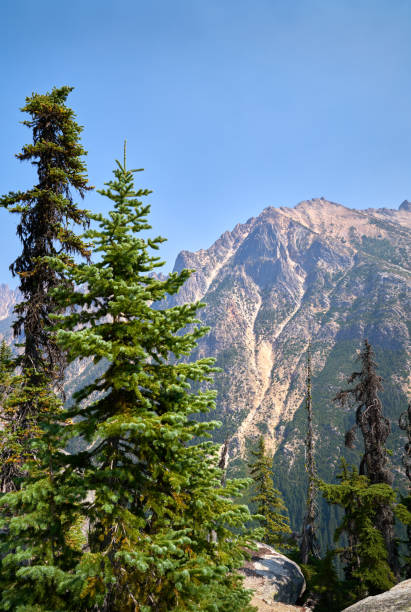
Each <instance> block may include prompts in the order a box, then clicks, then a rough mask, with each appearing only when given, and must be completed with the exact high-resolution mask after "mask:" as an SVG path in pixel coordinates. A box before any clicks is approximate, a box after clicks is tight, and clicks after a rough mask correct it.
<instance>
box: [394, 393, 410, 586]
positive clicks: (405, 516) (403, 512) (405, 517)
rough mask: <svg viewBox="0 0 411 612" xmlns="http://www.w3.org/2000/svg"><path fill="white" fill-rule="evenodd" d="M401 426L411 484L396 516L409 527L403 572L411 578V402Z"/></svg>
mask: <svg viewBox="0 0 411 612" xmlns="http://www.w3.org/2000/svg"><path fill="white" fill-rule="evenodd" d="M399 426H400V429H402V430H403V431H405V432H406V435H407V441H406V443H405V447H404V454H403V458H402V462H403V465H404V467H405V473H406V475H407V478H408V480H409V483H408V493H407V495H404V496H402V498H401V503H400V504H398V506H397V508H396V515H397V516H398V518H399V519H400V520H401V521H402V522H403V523H404V524H405V525H406V526H407V541H406V542H405V544H406V546H407V555H406V563H405V567H404V568H403V570H404V573H405V577H406V578H411V402H410V403H409V404H408V409H407V410H406V411H404V412H403V413H402V414H401V416H400V418H399Z"/></svg>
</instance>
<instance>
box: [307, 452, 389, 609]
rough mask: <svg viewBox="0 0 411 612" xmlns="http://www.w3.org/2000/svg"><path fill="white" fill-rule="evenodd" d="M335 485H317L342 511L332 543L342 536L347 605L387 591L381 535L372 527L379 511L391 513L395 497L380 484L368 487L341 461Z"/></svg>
mask: <svg viewBox="0 0 411 612" xmlns="http://www.w3.org/2000/svg"><path fill="white" fill-rule="evenodd" d="M337 478H338V479H339V481H340V482H339V484H327V483H325V482H322V481H319V487H320V490H321V491H322V493H323V496H324V497H325V499H326V500H327V501H328V502H329V503H331V504H334V505H337V506H339V507H340V508H342V510H343V511H344V516H343V519H342V522H341V524H340V526H339V527H338V528H337V530H336V532H335V535H334V540H335V541H336V542H338V540H339V538H340V537H341V536H342V535H345V536H346V539H347V542H348V543H347V545H346V546H345V547H344V548H343V549H341V550H340V551H339V554H340V556H341V558H342V561H343V568H344V574H345V578H346V584H345V588H346V590H347V591H348V592H349V594H348V598H349V599H351V602H350V603H353V602H354V601H357V600H358V599H362V598H363V597H366V596H367V595H375V594H377V593H381V592H383V591H386V590H388V589H390V588H391V587H392V586H393V585H394V582H395V578H394V575H393V573H392V571H391V569H390V566H389V562H388V552H387V549H386V546H385V542H384V538H383V536H382V534H381V531H380V530H379V529H377V528H376V527H375V524H376V518H377V515H378V513H379V512H380V508H381V507H386V508H389V509H390V510H391V511H393V507H394V502H395V493H394V491H393V490H392V488H391V487H390V486H389V485H387V484H384V483H378V484H371V483H370V480H369V479H368V477H367V476H364V475H360V474H359V473H358V470H357V469H356V468H354V467H353V468H351V470H350V469H349V468H348V466H347V464H346V462H345V461H344V460H343V461H342V469H341V473H340V474H339V475H338V477H337Z"/></svg>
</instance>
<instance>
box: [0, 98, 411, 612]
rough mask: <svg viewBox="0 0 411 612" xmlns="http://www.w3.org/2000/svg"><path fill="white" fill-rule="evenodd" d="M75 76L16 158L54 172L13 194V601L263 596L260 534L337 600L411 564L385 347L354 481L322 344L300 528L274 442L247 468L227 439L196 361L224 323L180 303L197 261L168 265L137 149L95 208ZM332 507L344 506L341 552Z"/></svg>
mask: <svg viewBox="0 0 411 612" xmlns="http://www.w3.org/2000/svg"><path fill="white" fill-rule="evenodd" d="M70 91H71V88H69V87H62V88H55V89H53V90H52V91H51V92H49V93H46V94H33V95H32V96H30V97H28V98H27V99H26V104H25V106H24V107H23V109H22V110H23V112H24V113H26V114H27V115H29V119H28V120H26V121H25V122H24V123H25V125H26V126H27V127H28V128H29V129H30V130H31V131H32V143H30V144H28V145H26V146H24V147H23V149H22V151H21V153H19V154H18V155H17V157H18V158H19V159H20V160H22V161H30V162H31V163H32V164H34V165H35V167H36V170H37V175H38V183H37V184H36V185H34V186H33V187H32V188H30V189H27V190H26V191H18V192H10V193H8V194H7V195H5V196H3V197H2V198H1V199H0V204H1V206H2V207H4V208H5V209H7V210H8V211H10V212H11V213H13V214H16V215H17V216H18V226H17V235H18V237H19V239H20V241H21V244H22V252H21V254H20V255H19V257H18V258H17V259H16V261H14V262H12V263H11V266H10V267H11V271H12V273H13V275H15V276H17V277H18V278H19V281H20V291H21V294H22V297H23V299H22V301H21V302H20V303H19V304H18V305H17V306H16V308H15V323H14V334H15V337H16V341H17V350H15V351H14V352H13V351H12V350H11V349H10V348H9V347H8V346H7V345H6V343H5V342H3V344H2V345H1V349H0V486H1V488H0V587H1V588H0V591H1V592H0V610H16V611H20V612H23V611H29V610H32V611H38V612H41V611H44V612H45V611H46V610H47V611H50V612H51V611H52V610H54V611H58V610H59V611H61V610H67V611H69V610H73V611H81V610H84V611H95V612H97V611H98V612H103V611H112V612H117V611H118V612H120V611H128V610H130V611H136V610H139V611H141V612H149V611H150V610H156V611H159V612H161V611H163V612H168V611H171V610H209V611H210V612H211V611H218V610H221V611H230V610H233V611H237V610H238V611H244V612H246V611H250V612H251V610H253V609H254V608H253V607H252V606H251V604H250V601H251V593H250V592H249V591H248V590H247V589H245V588H244V585H243V577H242V576H241V575H240V574H239V573H238V570H239V569H240V568H241V567H242V566H243V564H244V562H245V560H246V559H247V558H248V556H249V551H250V550H252V549H253V547H254V545H255V543H256V542H257V541H261V542H266V543H267V544H270V545H273V546H274V547H276V548H277V549H279V550H280V551H283V552H285V553H286V554H287V555H288V556H290V557H291V558H293V559H294V560H296V561H297V563H299V564H300V565H301V567H302V569H303V571H304V574H305V576H306V580H307V589H306V592H305V594H304V595H303V600H302V601H301V602H300V603H301V604H303V603H306V604H307V605H309V606H310V608H311V609H313V610H317V611H319V612H321V611H322V610H324V611H325V610H335V611H338V610H343V609H344V608H345V607H347V606H348V605H350V604H351V603H353V602H355V601H358V600H360V599H362V598H364V597H367V596H368V595H374V594H378V593H381V592H383V591H385V590H387V589H389V588H390V587H391V586H393V585H394V584H395V583H396V582H398V581H400V580H402V579H404V578H406V577H407V578H408V577H411V560H410V556H411V553H410V537H411V493H410V492H409V490H408V491H405V490H404V491H401V492H399V491H396V490H395V488H394V487H393V482H394V478H393V470H394V467H395V466H393V465H392V460H391V457H390V452H389V449H388V447H387V440H388V438H389V434H390V423H389V420H388V419H387V416H386V415H385V413H384V406H383V402H382V400H381V397H382V391H383V387H382V380H381V377H380V376H379V374H378V364H377V362H376V357H375V354H374V351H373V347H372V345H371V344H370V343H369V342H368V340H367V339H361V341H360V343H359V346H358V363H357V365H358V368H357V369H356V370H355V371H354V372H353V373H352V375H351V376H350V377H349V379H348V381H347V385H346V386H344V387H342V388H341V390H340V391H339V392H338V393H337V394H336V395H335V397H334V401H335V405H336V406H347V405H349V406H350V410H351V411H352V420H353V421H354V425H353V426H352V427H350V428H349V429H348V431H347V433H346V437H345V440H341V446H344V444H345V445H346V446H347V448H353V447H354V445H355V444H358V442H360V446H359V447H358V446H357V449H358V448H360V450H358V451H357V455H355V456H356V457H357V456H360V461H359V462H358V464H354V465H349V464H348V463H347V462H346V461H345V460H343V461H342V462H341V465H340V468H339V473H338V478H337V482H326V481H325V480H324V479H323V478H320V477H319V475H318V472H317V469H316V443H315V439H316V438H315V429H314V426H313V420H314V417H315V414H316V411H317V410H319V408H320V407H319V406H318V405H317V403H316V397H317V395H316V392H315V389H313V377H312V372H311V355H310V348H309V349H308V352H307V362H306V372H305V376H306V397H305V401H304V406H303V410H304V424H303V427H304V430H305V454H304V456H305V466H301V477H302V478H303V479H304V482H306V483H307V487H306V489H305V490H304V491H303V493H302V495H303V499H300V500H299V501H300V508H301V509H302V510H301V512H300V518H301V520H300V524H299V526H298V527H297V528H296V529H295V528H294V529H292V528H291V526H290V520H289V513H288V511H287V507H286V504H285V502H284V499H283V495H282V493H281V490H283V489H284V488H285V487H286V485H285V483H281V482H278V472H276V466H275V465H274V466H273V454H272V453H271V452H269V451H268V450H267V448H266V445H265V442H264V438H263V437H261V438H260V439H259V441H258V443H257V444H256V445H254V446H253V447H252V448H250V449H249V453H248V457H247V459H246V460H247V474H246V476H247V477H245V478H228V476H227V473H226V471H227V470H226V465H225V462H224V453H225V448H224V445H222V446H220V445H218V444H215V443H213V442H211V441H210V437H211V434H212V432H213V431H214V430H215V429H216V428H218V427H219V425H220V424H219V423H218V422H217V421H215V420H210V417H209V416H208V413H210V412H211V416H212V411H213V409H214V408H215V399H216V395H215V392H214V391H213V390H211V388H212V381H213V376H214V375H218V374H219V373H220V370H219V368H217V367H216V365H215V363H214V360H213V359H212V358H210V357H204V356H202V357H199V358H196V359H194V360H193V359H190V356H192V355H193V353H194V352H195V349H196V346H197V344H198V342H199V341H200V340H201V338H202V337H204V336H205V335H206V334H207V333H208V332H209V328H208V327H206V326H204V325H202V324H201V322H200V320H199V314H198V313H199V311H200V310H201V308H202V307H203V306H204V304H202V303H200V302H194V303H185V304H182V305H172V306H170V305H168V306H167V297H168V296H174V295H176V294H177V293H178V292H179V290H180V289H181V288H182V287H183V285H184V284H185V283H186V281H187V279H188V278H189V277H190V275H191V274H192V271H190V270H187V269H183V270H182V271H180V272H173V273H171V274H170V275H168V276H167V277H163V276H162V275H159V274H157V273H156V272H157V270H158V268H160V267H161V266H162V265H163V264H162V262H161V260H160V258H159V257H158V256H157V255H156V252H157V250H158V248H159V246H160V244H161V243H162V242H163V241H164V238H162V237H154V238H152V237H147V236H148V234H147V232H150V230H151V226H150V224H149V221H148V215H149V213H150V205H149V204H147V203H146V198H147V197H148V196H149V195H150V190H149V189H146V188H138V187H136V186H135V174H136V173H138V172H140V170H136V169H129V168H128V162H127V156H126V147H125V146H124V154H123V157H122V159H121V161H116V166H115V169H114V172H113V177H112V178H111V180H109V181H108V182H107V183H106V184H105V187H104V188H102V189H100V190H99V192H98V193H99V194H100V195H101V196H102V197H103V198H105V199H107V200H109V202H110V205H111V210H110V212H109V213H108V215H107V216H104V215H102V214H92V213H91V212H89V211H87V210H86V209H83V208H80V207H79V206H78V205H77V204H76V202H75V198H76V197H79V198H81V199H83V198H84V197H85V195H86V193H87V191H89V190H90V189H91V187H90V186H89V184H88V179H87V170H86V165H85V161H84V156H85V154H86V152H85V150H84V149H83V147H82V145H81V142H80V135H81V131H82V128H81V127H80V126H79V125H78V124H77V123H76V121H75V114H74V112H73V111H72V109H71V108H69V107H68V106H67V105H66V101H67V97H68V95H69V93H70ZM80 231H82V232H83V233H78V232H80ZM86 359H91V360H92V362H93V363H94V364H95V365H96V366H98V367H97V369H96V371H97V372H98V375H97V377H96V378H95V379H93V380H87V382H86V384H85V385H84V386H82V387H81V388H80V389H78V390H77V391H76V392H75V394H74V396H73V398H72V399H71V401H70V403H69V405H67V404H66V405H65V400H66V398H65V394H64V390H63V380H64V372H65V369H66V368H67V367H68V366H69V364H71V363H73V362H74V361H75V360H86ZM352 365H353V368H354V366H355V365H356V364H352ZM400 427H401V429H402V430H403V431H404V432H405V434H406V436H407V443H406V445H405V447H404V449H403V450H402V449H401V451H400V449H397V454H398V453H400V454H402V455H403V465H401V466H396V469H397V471H398V470H399V469H401V470H403V472H404V475H405V476H406V478H407V479H408V480H411V473H410V462H411V458H410V457H411V407H410V406H409V407H408V410H407V406H404V411H403V414H402V416H401V419H400ZM356 437H357V438H358V439H359V440H358V441H357V442H356ZM78 440H80V441H81V444H78V443H76V441H78ZM68 449H69V451H70V452H68ZM353 456H354V455H353ZM244 500H246V502H247V503H243V502H244ZM321 504H323V505H324V506H325V507H327V508H329V511H330V512H333V513H334V516H335V522H336V529H335V536H334V545H333V546H332V547H328V549H325V547H324V545H321V525H320V520H321V514H320V513H319V506H320V505H321ZM294 527H295V526H294Z"/></svg>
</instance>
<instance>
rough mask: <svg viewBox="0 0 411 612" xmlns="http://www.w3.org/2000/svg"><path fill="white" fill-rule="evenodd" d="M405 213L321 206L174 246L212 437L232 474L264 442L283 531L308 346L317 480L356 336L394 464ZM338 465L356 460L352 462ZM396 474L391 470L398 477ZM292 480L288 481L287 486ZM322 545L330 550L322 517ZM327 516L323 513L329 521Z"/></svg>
mask: <svg viewBox="0 0 411 612" xmlns="http://www.w3.org/2000/svg"><path fill="white" fill-rule="evenodd" d="M410 229H411V214H410V213H409V212H408V207H407V206H406V205H405V204H404V205H401V210H389V209H385V208H384V209H378V210H376V209H368V210H352V209H348V208H346V207H344V206H342V205H340V204H336V203H334V202H328V201H326V200H324V199H314V200H309V201H304V202H301V203H300V204H298V205H297V206H296V207H295V208H284V207H280V208H272V207H269V208H266V209H265V210H263V212H262V213H261V214H260V215H259V216H258V217H256V218H251V219H249V220H248V221H247V222H246V223H244V224H241V225H237V226H236V227H235V228H234V230H233V231H232V232H225V233H224V234H223V235H222V236H221V238H220V239H219V240H217V241H216V243H215V244H213V245H212V246H211V247H210V248H209V249H207V250H201V251H197V252H196V253H191V252H187V251H182V252H181V253H180V255H179V256H178V258H177V261H176V266H175V269H176V270H180V269H182V268H184V267H187V268H194V269H195V270H196V272H195V273H194V274H193V275H192V277H191V278H190V279H189V280H188V282H187V283H186V285H185V286H184V287H183V288H182V290H181V292H180V293H179V294H178V295H177V296H176V297H175V298H174V299H173V301H170V305H171V304H175V303H178V304H181V303H183V302H185V301H187V300H190V301H192V300H201V301H202V302H205V303H206V307H205V308H204V309H203V310H202V311H201V313H200V318H201V319H202V320H203V322H204V323H205V324H206V325H209V326H210V328H211V329H210V333H209V334H208V335H207V336H205V337H204V338H203V339H202V340H201V342H200V344H199V346H198V350H197V352H196V354H195V357H203V356H213V357H215V358H216V365H217V366H220V367H221V368H222V370H223V371H222V372H221V373H219V374H218V375H217V376H216V378H215V384H214V387H215V388H216V389H217V391H218V397H217V413H216V414H215V416H214V415H213V418H218V419H219V420H220V421H221V422H222V427H221V429H220V430H218V431H217V432H216V435H215V439H216V440H217V441H219V442H223V441H224V440H225V438H226V437H229V439H230V449H229V455H230V462H229V465H230V466H231V468H232V469H236V470H237V471H240V472H241V471H243V470H244V465H245V464H244V458H245V457H246V456H247V451H248V448H249V446H250V445H252V444H254V443H255V441H256V440H257V438H258V437H259V436H260V435H264V437H265V441H266V446H267V447H268V448H269V449H271V451H273V452H275V457H274V466H275V470H276V484H277V485H278V487H279V488H280V489H281V490H282V493H283V495H284V498H285V502H286V504H287V507H288V509H289V511H290V515H291V519H292V524H293V528H294V529H295V530H298V528H299V525H300V524H301V519H302V513H303V511H304V505H303V501H302V500H303V499H304V496H305V486H306V485H305V475H304V448H303V440H304V437H305V423H306V417H305V410H304V406H303V398H304V395H305V362H306V351H307V347H308V343H309V342H311V352H312V367H313V406H314V428H315V437H316V460H317V464H318V468H319V475H320V476H321V477H322V478H324V479H326V480H329V479H330V478H333V477H334V475H335V472H336V470H337V469H338V466H339V460H340V454H341V448H342V447H343V445H344V442H343V440H344V438H343V435H344V431H345V430H346V429H348V428H349V427H351V426H352V424H353V420H354V415H353V410H352V409H350V408H349V407H347V408H346V409H345V410H342V409H340V408H339V407H337V406H335V405H334V404H333V402H332V398H333V396H334V395H335V394H336V392H337V391H338V390H339V388H341V386H344V382H345V378H346V377H347V376H348V375H349V374H350V373H351V372H353V371H354V370H355V369H356V363H355V359H356V355H357V351H358V349H360V347H361V344H362V341H363V339H364V338H368V340H369V341H370V343H371V344H372V345H373V348H374V349H375V352H376V360H377V362H378V364H379V373H380V374H381V375H382V376H383V378H384V389H385V390H384V394H383V396H382V400H383V403H384V410H385V413H386V414H387V416H388V418H389V419H390V420H391V422H392V431H393V433H392V437H391V438H390V440H389V442H390V443H389V446H390V448H392V449H393V452H394V457H393V464H394V465H397V466H399V465H401V458H400V455H401V453H402V448H403V445H404V442H403V441H402V439H401V437H400V436H401V435H402V434H401V433H400V431H399V429H398V425H397V423H398V417H399V414H400V413H401V412H402V411H403V410H405V409H406V406H407V396H410V394H411V377H410V371H411V367H410V366H411V351H410V330H411V321H410V313H411V300H410V296H411V292H410V281H411V268H410V262H411V240H410V234H411V232H410ZM348 459H349V461H352V462H354V463H357V464H358V458H357V457H356V456H355V455H352V456H350V457H348ZM400 472H401V470H400V469H398V475H399V474H400ZM290 483H292V486H289V484H290ZM323 512H328V513H329V514H328V515H327V516H321V519H320V520H321V521H322V523H323V524H326V523H327V522H328V523H329V525H330V526H329V529H328V536H327V539H326V540H325V541H324V542H323V543H324V545H329V546H331V545H332V532H333V530H334V528H335V520H336V519H335V517H334V516H333V514H332V513H333V512H334V511H333V510H332V509H331V510H330V509H327V508H326V507H325V505H324V506H323ZM330 513H331V514H330Z"/></svg>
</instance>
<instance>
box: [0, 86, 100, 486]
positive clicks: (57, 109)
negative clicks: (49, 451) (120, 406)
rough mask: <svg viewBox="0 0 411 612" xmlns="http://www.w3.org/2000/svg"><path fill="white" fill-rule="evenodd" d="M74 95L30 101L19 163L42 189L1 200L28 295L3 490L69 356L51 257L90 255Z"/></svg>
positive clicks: (21, 313) (2, 466)
mask: <svg viewBox="0 0 411 612" xmlns="http://www.w3.org/2000/svg"><path fill="white" fill-rule="evenodd" d="M71 90H72V88H70V87H61V88H59V89H57V88H54V89H53V90H52V92H51V93H46V94H44V95H40V94H32V96H30V97H28V98H26V105H25V106H24V107H23V108H22V111H23V112H25V113H28V114H29V115H30V117H31V119H29V120H27V121H23V123H24V125H26V126H27V127H29V128H31V129H32V132H33V144H28V145H25V146H24V147H23V149H22V151H21V153H19V154H18V155H17V156H16V157H17V158H18V159H19V160H21V161H31V163H32V164H33V165H35V166H36V168H37V174H38V183H37V185H35V186H34V187H32V188H31V189H28V190H26V191H24V192H22V191H18V192H10V193H9V194H8V195H6V196H3V197H2V198H1V199H0V205H1V206H3V207H5V208H7V209H8V210H10V212H12V213H17V214H19V215H20V220H19V224H18V226H17V235H18V237H19V238H20V240H21V242H22V245H23V250H22V253H21V254H20V255H19V256H18V257H17V259H16V260H15V262H14V263H13V264H12V265H11V266H10V269H11V271H12V274H13V275H14V276H16V275H17V276H19V278H20V287H19V288H20V291H21V293H22V295H23V301H22V302H20V303H19V304H18V305H17V306H16V307H15V313H16V315H17V318H16V320H15V322H14V324H13V329H14V334H15V336H19V334H20V333H21V332H23V333H24V340H23V351H22V353H21V354H20V355H19V356H18V357H17V359H16V364H15V365H17V366H19V367H20V369H21V370H22V372H23V378H21V377H20V378H18V379H14V383H15V394H14V398H15V399H14V402H13V401H9V403H8V419H7V422H6V427H5V431H4V435H3V440H2V444H1V449H0V479H1V482H2V489H3V490H12V489H14V488H15V487H16V482H17V480H18V479H19V478H20V476H21V475H22V474H21V473H20V466H21V464H22V463H24V461H25V459H23V456H24V455H25V454H26V453H27V450H28V447H27V443H28V441H29V440H30V439H31V438H32V437H33V436H35V435H37V433H38V427H37V421H38V418H43V416H41V417H40V414H38V412H37V411H38V409H39V403H38V401H37V393H36V391H35V389H36V387H39V390H41V391H39V392H40V393H43V392H44V386H45V385H47V384H49V385H51V386H53V385H55V384H57V387H59V388H60V390H61V383H62V377H63V371H64V366H65V356H64V351H62V349H61V348H59V347H58V346H57V344H56V340H55V337H54V335H53V334H52V333H50V330H49V327H50V324H51V320H50V316H51V314H53V313H56V312H59V311H60V312H61V311H62V310H64V305H58V304H57V303H56V301H55V299H54V297H53V289H55V288H56V287H57V286H59V285H60V284H61V283H67V280H66V278H65V276H64V274H62V273H61V271H59V270H58V269H56V267H55V266H51V265H50V263H49V261H48V260H47V257H58V258H59V259H60V260H61V262H64V263H66V264H68V263H69V262H70V261H71V258H72V257H74V256H78V255H80V256H84V257H87V256H88V254H89V251H88V248H87V246H86V244H85V243H84V241H83V240H82V239H81V238H80V237H79V236H77V235H76V234H75V232H74V230H73V226H74V225H76V224H79V225H81V226H83V227H85V226H86V225H87V224H88V214H87V212H86V211H85V210H82V209H80V208H78V206H77V205H76V204H75V203H74V201H73V197H72V193H71V190H72V189H74V190H76V191H77V192H78V194H79V195H80V197H84V194H85V192H86V191H87V190H88V189H91V187H89V186H88V185H87V177H86V174H85V172H86V167H85V164H84V162H83V161H82V156H83V155H84V154H85V153H86V152H85V151H84V149H83V147H82V146H81V144H80V142H79V136H80V133H81V131H82V128H81V127H80V126H79V125H78V124H77V123H76V122H75V120H74V117H75V115H74V113H73V111H72V110H71V109H70V108H68V107H67V106H66V105H65V101H66V98H67V96H68V94H69V93H70V91H71ZM19 384H20V386H21V388H20V390H19V389H18V385H19ZM28 390H30V391H28ZM41 412H42V411H41ZM35 431H36V432H37V433H35ZM9 444H10V445H11V446H10V445H9ZM19 447H20V450H19Z"/></svg>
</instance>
